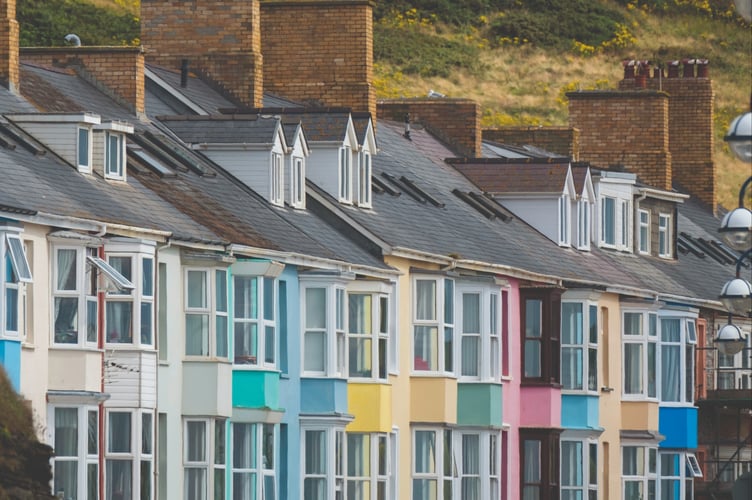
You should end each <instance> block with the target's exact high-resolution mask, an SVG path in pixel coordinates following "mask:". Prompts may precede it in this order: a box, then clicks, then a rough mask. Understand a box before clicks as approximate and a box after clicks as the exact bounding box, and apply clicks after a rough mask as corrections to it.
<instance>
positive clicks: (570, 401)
mask: <svg viewBox="0 0 752 500" xmlns="http://www.w3.org/2000/svg"><path fill="white" fill-rule="evenodd" d="M599 418H600V417H599V412H598V396H594V395H588V394H562V395H561V426H562V427H563V428H565V429H582V430H602V427H601V425H600V422H599V421H598V420H599Z"/></svg>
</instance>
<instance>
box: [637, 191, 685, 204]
mask: <svg viewBox="0 0 752 500" xmlns="http://www.w3.org/2000/svg"><path fill="white" fill-rule="evenodd" d="M637 192H639V193H640V194H645V195H647V197H649V198H655V199H658V200H665V201H673V202H675V203H684V200H687V199H689V198H690V195H688V194H684V193H673V192H671V191H664V190H662V189H655V188H650V187H638V188H637Z"/></svg>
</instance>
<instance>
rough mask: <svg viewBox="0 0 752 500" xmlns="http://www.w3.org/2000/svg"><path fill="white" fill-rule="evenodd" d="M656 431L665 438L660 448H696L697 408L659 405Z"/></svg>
mask: <svg viewBox="0 0 752 500" xmlns="http://www.w3.org/2000/svg"><path fill="white" fill-rule="evenodd" d="M658 432H660V433H661V434H663V435H664V436H665V437H666V439H664V440H663V441H661V443H660V444H659V445H658V446H659V447H660V448H680V449H682V448H683V449H689V450H693V449H695V448H697V408H696V407H694V406H679V407H676V406H661V407H660V408H659V409H658Z"/></svg>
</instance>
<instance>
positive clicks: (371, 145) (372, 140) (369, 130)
mask: <svg viewBox="0 0 752 500" xmlns="http://www.w3.org/2000/svg"><path fill="white" fill-rule="evenodd" d="M361 146H362V147H363V148H364V149H366V150H368V151H369V152H370V153H371V154H372V155H375V154H376V153H377V152H378V147H377V146H376V134H375V133H374V132H373V120H372V119H370V118H369V119H368V127H366V137H365V140H364V141H363V144H362V145H361Z"/></svg>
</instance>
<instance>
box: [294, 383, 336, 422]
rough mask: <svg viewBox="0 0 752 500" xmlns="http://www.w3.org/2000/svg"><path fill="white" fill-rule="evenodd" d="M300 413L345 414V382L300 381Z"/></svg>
mask: <svg viewBox="0 0 752 500" xmlns="http://www.w3.org/2000/svg"><path fill="white" fill-rule="evenodd" d="M300 412H301V413H324V414H326V413H347V380H344V379H332V378H302V379H300Z"/></svg>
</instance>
